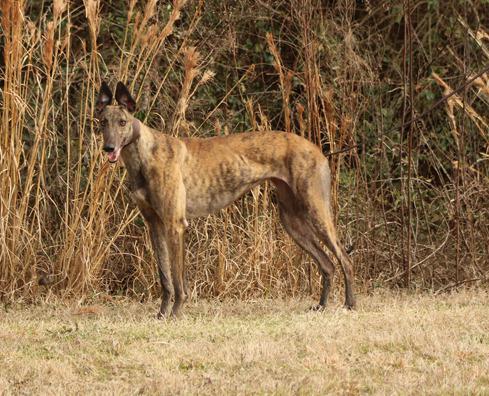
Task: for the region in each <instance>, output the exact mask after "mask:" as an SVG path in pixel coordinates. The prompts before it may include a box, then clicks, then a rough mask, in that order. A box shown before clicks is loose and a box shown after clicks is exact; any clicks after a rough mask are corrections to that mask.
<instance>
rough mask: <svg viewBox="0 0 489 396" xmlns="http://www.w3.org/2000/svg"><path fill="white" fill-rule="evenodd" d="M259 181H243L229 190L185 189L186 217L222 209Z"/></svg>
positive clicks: (203, 214)
mask: <svg viewBox="0 0 489 396" xmlns="http://www.w3.org/2000/svg"><path fill="white" fill-rule="evenodd" d="M260 181H261V180H258V181H256V182H253V183H245V184H242V185H239V186H236V187H234V188H232V189H230V190H221V189H219V188H217V189H216V188H210V189H207V190H200V191H187V213H186V217H187V218H189V219H192V218H195V217H202V216H207V215H209V214H211V213H214V212H216V211H218V210H220V209H223V208H225V207H226V206H229V205H231V204H232V203H233V202H234V201H236V200H237V199H238V198H239V197H241V196H242V195H243V194H245V193H246V192H248V191H249V190H251V189H252V188H253V187H254V186H256V185H257V184H259V183H260Z"/></svg>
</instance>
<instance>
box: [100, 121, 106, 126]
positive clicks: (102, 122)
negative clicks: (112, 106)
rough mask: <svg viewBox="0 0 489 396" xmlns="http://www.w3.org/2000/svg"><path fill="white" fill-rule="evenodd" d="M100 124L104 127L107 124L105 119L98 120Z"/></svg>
mask: <svg viewBox="0 0 489 396" xmlns="http://www.w3.org/2000/svg"><path fill="white" fill-rule="evenodd" d="M100 126H101V127H103V128H105V127H106V126H107V120H102V121H100Z"/></svg>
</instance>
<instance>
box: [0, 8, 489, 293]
mask: <svg viewBox="0 0 489 396" xmlns="http://www.w3.org/2000/svg"><path fill="white" fill-rule="evenodd" d="M394 3H395V2H394ZM392 4H393V3H392V2H389V1H385V2H384V1H370V2H361V1H357V2H355V1H345V0H339V1H316V0H293V1H283V0H274V1H270V2H268V1H267V2H265V1H261V0H238V1H236V2H220V1H207V2H204V1H197V0H194V1H184V0H175V1H174V2H173V3H165V2H156V1H154V0H148V1H145V2H136V1H135V0H130V1H128V2H127V1H122V0H112V1H108V2H100V1H98V0H86V1H83V2H81V1H72V2H68V1H65V0H55V1H54V2H52V3H51V2H27V1H25V0H2V1H1V10H0V11H1V15H0V25H1V32H2V34H1V35H0V43H1V45H2V47H3V48H2V49H1V54H2V55H1V57H0V68H1V70H0V77H1V80H0V93H1V97H0V100H1V103H0V112H1V121H0V122H1V135H0V164H1V165H0V296H1V297H2V298H3V299H10V298H11V297H14V296H16V297H19V296H23V297H25V298H31V297H33V296H36V295H39V294H46V293H48V294H50V293H56V294H63V295H65V294H68V295H82V294H84V293H91V292H100V291H104V292H109V293H128V294H131V295H136V296H139V297H141V298H143V297H144V298H146V297H148V296H151V295H153V292H154V290H155V287H156V279H157V276H156V271H155V266H154V260H153V258H152V256H151V253H150V248H149V246H150V244H149V240H148V236H147V233H146V229H145V227H144V224H143V222H142V219H141V217H140V214H139V213H138V212H137V210H136V209H135V206H134V204H133V203H132V202H131V200H130V198H129V196H128V194H127V193H126V191H125V187H124V184H123V181H124V178H125V173H124V169H123V168H120V167H110V166H108V165H107V164H106V163H105V158H104V157H103V156H102V154H101V150H100V144H101V143H100V139H99V135H98V134H97V126H96V125H95V123H94V119H93V110H94V106H95V100H96V93H97V89H98V87H99V86H100V82H101V80H102V79H105V80H108V81H110V82H115V81H117V80H123V81H125V82H127V83H128V84H129V85H130V87H131V89H132V91H133V92H135V93H137V95H136V96H137V100H138V106H139V107H138V113H136V114H137V116H138V117H139V118H140V119H141V120H144V121H145V122H148V123H149V124H150V125H151V126H153V127H155V128H157V129H159V130H162V131H165V132H167V133H173V134H177V135H181V136H194V135H199V136H204V135H205V136H207V135H213V134H227V133H232V132H234V131H246V130H252V129H258V130H267V129H282V130H286V131H290V132H292V133H297V134H300V135H303V136H305V137H307V138H308V139H310V140H311V141H313V142H315V143H316V144H318V145H321V147H322V148H323V151H325V152H327V151H337V150H342V149H344V148H347V147H350V146H351V147H353V146H355V145H358V147H357V148H355V149H352V150H350V151H348V152H346V153H344V154H341V155H335V156H332V157H331V158H330V163H331V168H332V173H333V178H334V182H333V184H334V185H333V191H334V199H335V210H336V213H337V216H338V219H339V224H340V230H341V233H342V239H343V240H344V241H346V242H347V244H348V243H349V244H353V245H354V248H355V249H354V251H353V253H352V258H353V260H354V262H355V267H356V274H357V275H356V276H357V282H358V283H359V284H364V285H365V286H366V287H371V286H376V285H387V286H393V285H397V284H400V283H401V282H402V283H406V282H408V284H409V285H411V286H415V287H417V288H423V289H438V290H443V289H450V288H452V287H454V286H456V285H459V284H465V283H471V282H472V283H473V282H477V281H487V271H488V269H489V260H488V257H489V250H488V249H489V198H488V197H489V176H488V175H489V172H488V169H489V165H488V164H489V153H488V140H489V136H488V124H489V120H488V112H487V109H488V102H489V91H488V84H489V83H488V81H489V76H488V74H487V73H486V74H483V75H482V76H481V77H480V78H479V79H476V80H475V81H474V82H473V83H472V84H471V85H469V86H467V88H466V89H464V90H462V91H461V92H460V93H458V94H456V95H453V96H452V97H451V98H450V99H449V100H448V101H447V102H445V103H443V104H441V105H440V106H438V107H437V108H435V109H433V111H432V112H430V113H429V114H428V115H427V116H426V117H424V118H423V119H422V120H420V121H419V122H416V123H414V124H411V125H410V126H408V127H407V128H404V129H399V128H398V126H399V125H400V124H401V122H402V121H408V120H409V118H410V117H412V116H416V115H417V114H420V113H422V112H423V111H424V110H426V108H428V107H429V106H431V105H432V104H433V103H435V101H436V100H437V99H438V98H440V97H441V95H443V94H448V93H449V92H451V91H452V90H453V89H456V88H457V87H459V86H460V85H461V84H463V83H464V81H466V80H467V79H468V78H470V77H471V76H473V75H475V74H476V73H477V72H478V71H480V70H481V69H482V68H483V67H484V65H487V63H488V62H489V49H488V42H489V40H488V38H489V31H488V28H487V26H488V22H489V20H488V13H487V12H483V8H484V7H487V4H486V5H484V4H485V2H480V4H479V5H475V3H474V4H471V3H468V2H462V3H460V2H442V1H438V0H420V1H415V0H412V1H410V2H409V1H405V2H404V4H402V3H400V2H398V4H397V3H396V4H397V5H392ZM409 10H410V11H411V12H408V11H409ZM186 243H187V252H188V259H187V261H188V263H189V265H188V272H189V275H190V284H191V285H192V291H193V292H194V293H196V294H199V295H214V296H220V297H227V296H234V297H246V296H251V295H277V294H282V295H297V294H301V293H317V292H318V290H319V279H318V275H317V272H316V269H315V267H314V266H313V265H312V263H311V262H309V261H307V260H306V256H305V255H303V254H302V253H301V252H300V251H299V250H297V248H296V247H295V245H294V243H293V242H292V241H290V240H289V239H288V238H287V237H286V236H285V234H284V233H283V231H282V229H281V228H280V226H279V222H278V218H277V211H276V209H275V206H274V193H273V190H272V189H271V187H270V186H265V187H262V188H257V189H255V190H254V191H253V192H252V193H251V194H249V195H247V196H246V197H244V198H243V199H242V200H241V201H240V202H239V203H238V204H236V205H234V206H232V207H230V208H228V209H226V210H225V211H224V212H222V213H220V214H218V215H216V216H212V217H209V218H206V219H201V220H198V221H194V222H192V224H191V229H190V231H189V232H188V234H187V241H186Z"/></svg>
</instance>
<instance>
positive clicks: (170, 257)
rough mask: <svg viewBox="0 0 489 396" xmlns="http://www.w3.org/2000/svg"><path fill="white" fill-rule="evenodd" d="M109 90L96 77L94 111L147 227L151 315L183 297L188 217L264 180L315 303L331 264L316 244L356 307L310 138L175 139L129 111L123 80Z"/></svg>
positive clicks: (323, 169) (324, 167) (326, 178)
mask: <svg viewBox="0 0 489 396" xmlns="http://www.w3.org/2000/svg"><path fill="white" fill-rule="evenodd" d="M115 99H116V101H117V103H118V104H117V105H112V104H111V103H112V92H111V91H110V88H109V87H108V86H107V84H105V83H103V84H102V87H101V90H100V93H99V96H98V100H97V104H96V110H97V117H98V119H99V121H100V126H101V129H102V131H103V138H104V146H103V149H104V151H106V152H107V153H108V158H109V161H110V162H117V160H118V159H119V157H122V160H123V162H124V165H125V167H126V169H127V172H128V176H129V181H130V186H131V191H132V195H133V198H134V200H135V201H136V203H137V205H138V207H139V209H140V211H141V213H142V215H143V217H144V219H145V221H146V222H147V224H148V225H149V229H150V234H151V240H152V244H153V249H154V253H155V256H156V260H157V263H158V271H159V276H160V281H161V287H162V300H161V307H160V310H159V313H158V317H165V316H166V315H167V314H168V311H169V308H170V303H171V300H172V298H174V304H173V309H172V314H173V315H175V316H177V315H178V314H179V313H180V310H181V307H182V304H183V303H184V302H185V300H186V299H187V290H186V285H185V283H186V282H185V273H184V256H185V255H184V246H183V235H184V231H185V228H186V227H187V225H188V223H187V219H192V218H194V217H198V216H207V215H208V214H209V213H212V212H215V211H216V210H218V209H221V208H224V207H226V206H228V205H230V204H231V203H232V202H234V201H235V200H236V199H237V198H239V197H240V196H242V195H243V194H244V193H246V192H247V191H249V190H250V189H252V188H253V187H254V186H256V185H258V184H260V183H262V182H263V181H264V180H270V181H271V182H272V183H273V184H274V185H275V188H276V196H277V201H278V205H279V208H280V219H281V221H282V223H283V225H284V227H285V229H286V231H287V232H288V233H289V234H290V236H291V237H292V238H293V240H294V241H295V242H296V243H297V244H298V245H299V246H300V247H301V248H302V249H304V250H305V251H306V252H307V253H309V254H310V255H311V256H312V258H313V259H314V260H315V261H316V263H317V264H318V266H319V270H320V272H321V274H322V280H323V287H322V292H321V298H320V300H319V304H318V305H317V306H316V307H315V308H316V309H322V308H323V307H324V306H325V304H326V300H327V298H328V294H329V290H330V287H331V284H332V281H333V275H334V270H335V269H334V266H333V263H332V262H331V260H330V259H329V257H328V256H327V255H326V254H325V252H324V251H323V248H322V247H321V244H320V242H323V243H324V244H325V245H326V246H327V247H328V248H329V249H330V250H331V252H332V253H333V255H334V256H335V257H336V259H337V260H338V261H339V262H340V264H341V268H342V270H343V274H344V279H345V305H346V307H347V308H353V307H354V306H355V298H354V295H353V287H352V280H353V268H352V265H351V262H350V259H349V257H348V255H347V253H346V252H345V250H344V249H343V247H342V246H341V245H340V243H339V241H338V237H337V233H336V228H335V225H334V223H333V215H332V212H331V205H330V199H331V197H330V196H331V193H330V184H331V181H330V179H331V177H330V171H329V166H328V160H327V159H326V158H325V157H324V156H323V154H322V153H321V151H320V149H319V148H318V147H317V146H315V145H314V144H312V143H311V142H309V141H307V140H306V139H303V138H301V137H299V136H297V135H295V134H292V133H285V132H247V133H240V134H232V135H229V136H217V137H212V138H206V139H198V138H191V139H187V138H176V137H172V136H168V135H166V134H164V133H161V132H158V131H155V130H153V129H151V128H149V127H148V126H146V125H144V124H143V123H142V122H141V121H139V120H137V119H136V118H135V117H134V116H133V115H132V114H133V113H134V111H135V109H136V103H135V101H134V99H133V98H132V97H131V94H130V93H129V91H128V89H127V88H126V86H125V85H124V84H123V83H121V82H119V83H118V84H117V88H116V92H115Z"/></svg>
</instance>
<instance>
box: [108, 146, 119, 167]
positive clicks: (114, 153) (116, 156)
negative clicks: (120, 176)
mask: <svg viewBox="0 0 489 396" xmlns="http://www.w3.org/2000/svg"><path fill="white" fill-rule="evenodd" d="M120 153H121V149H120V148H117V149H115V150H114V151H111V152H110V153H108V154H107V156H108V157H109V162H110V163H112V164H113V163H114V162H117V160H118V159H119V155H120Z"/></svg>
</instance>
